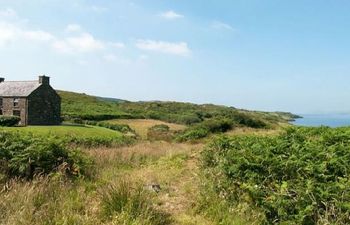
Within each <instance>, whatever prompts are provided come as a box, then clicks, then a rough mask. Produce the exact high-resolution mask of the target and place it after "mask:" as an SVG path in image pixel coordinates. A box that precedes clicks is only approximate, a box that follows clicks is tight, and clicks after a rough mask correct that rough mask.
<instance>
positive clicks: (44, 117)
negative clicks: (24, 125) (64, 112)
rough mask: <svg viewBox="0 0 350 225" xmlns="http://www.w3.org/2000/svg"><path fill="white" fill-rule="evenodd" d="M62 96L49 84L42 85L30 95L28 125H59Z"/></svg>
mask: <svg viewBox="0 0 350 225" xmlns="http://www.w3.org/2000/svg"><path fill="white" fill-rule="evenodd" d="M60 123H61V98H60V97H59V96H58V94H57V93H56V91H55V90H54V89H53V88H52V87H51V86H50V85H48V84H43V85H41V86H40V87H39V88H38V89H36V90H35V91H34V92H33V93H31V94H30V95H29V96H28V125H59V124H60Z"/></svg>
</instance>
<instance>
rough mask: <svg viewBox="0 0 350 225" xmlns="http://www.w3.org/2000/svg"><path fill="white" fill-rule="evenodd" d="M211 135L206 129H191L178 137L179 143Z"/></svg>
mask: <svg viewBox="0 0 350 225" xmlns="http://www.w3.org/2000/svg"><path fill="white" fill-rule="evenodd" d="M208 135H209V131H208V130H207V129H204V128H189V129H188V130H186V131H185V132H184V133H182V134H180V135H179V136H178V137H177V140H178V141H194V140H198V139H201V138H205V137H207V136H208Z"/></svg>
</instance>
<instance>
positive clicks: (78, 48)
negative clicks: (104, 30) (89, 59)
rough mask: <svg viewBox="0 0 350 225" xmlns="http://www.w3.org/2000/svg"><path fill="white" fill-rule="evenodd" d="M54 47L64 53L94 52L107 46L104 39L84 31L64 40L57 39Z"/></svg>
mask: <svg viewBox="0 0 350 225" xmlns="http://www.w3.org/2000/svg"><path fill="white" fill-rule="evenodd" d="M53 47H54V48H55V49H56V50H57V51H59V52H62V53H74V52H82V53H84V52H93V51H97V50H102V49H104V48H105V44H104V43H103V42H102V41H99V40H96V39H95V38H94V37H93V36H92V35H91V34H89V33H82V34H80V35H79V36H75V37H68V38H65V39H64V40H56V41H55V42H54V43H53Z"/></svg>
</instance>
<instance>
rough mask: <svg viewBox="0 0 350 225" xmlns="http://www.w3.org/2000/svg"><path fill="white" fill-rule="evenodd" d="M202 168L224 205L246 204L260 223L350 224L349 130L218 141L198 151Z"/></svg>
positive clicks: (309, 130) (310, 130)
mask: <svg viewBox="0 0 350 225" xmlns="http://www.w3.org/2000/svg"><path fill="white" fill-rule="evenodd" d="M203 169H204V170H205V172H206V173H205V174H206V176H207V178H209V180H210V181H211V182H210V183H211V185H212V190H213V191H214V192H215V193H216V194H217V196H220V197H221V199H223V201H224V202H226V203H225V204H229V205H230V207H232V208H235V209H239V208H242V205H244V204H248V205H250V206H251V207H250V208H251V209H252V210H255V211H257V212H259V213H262V214H263V215H264V218H263V219H262V220H263V222H262V223H266V224H305V225H306V224H349V223H350V207H349V202H350V179H349V178H350V129H349V128H339V129H331V128H327V127H321V128H289V129H287V130H286V131H285V132H283V133H282V134H280V135H278V136H239V137H231V138H229V137H220V138H217V139H215V140H214V141H213V142H212V143H211V144H210V145H209V147H208V148H206V150H205V151H204V152H203ZM221 219H224V218H221ZM218 220H219V221H220V218H219V219H218Z"/></svg>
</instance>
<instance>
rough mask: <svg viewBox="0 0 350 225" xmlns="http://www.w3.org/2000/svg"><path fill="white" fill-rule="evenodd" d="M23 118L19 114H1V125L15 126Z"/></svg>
mask: <svg viewBox="0 0 350 225" xmlns="http://www.w3.org/2000/svg"><path fill="white" fill-rule="evenodd" d="M19 121H21V118H19V117H18V116H0V127H13V126H15V125H18V123H19Z"/></svg>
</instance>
